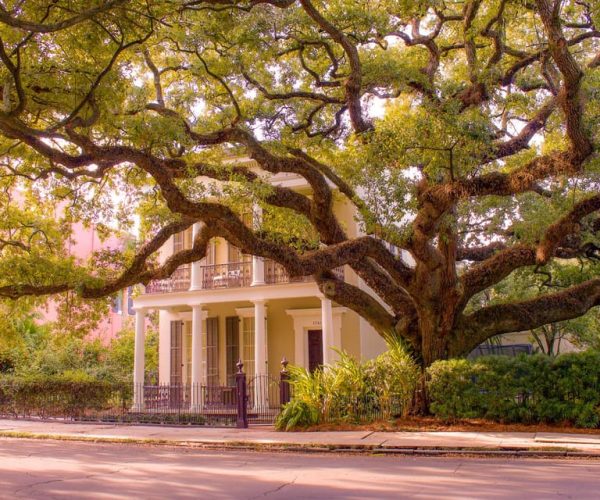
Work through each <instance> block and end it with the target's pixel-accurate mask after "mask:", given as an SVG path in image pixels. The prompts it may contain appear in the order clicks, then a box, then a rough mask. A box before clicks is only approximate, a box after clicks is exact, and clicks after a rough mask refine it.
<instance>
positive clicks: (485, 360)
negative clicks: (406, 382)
mask: <svg viewBox="0 0 600 500" xmlns="http://www.w3.org/2000/svg"><path fill="white" fill-rule="evenodd" d="M427 384H428V394H429V398H430V410H431V412H432V413H433V415H435V416H437V417H440V418H443V419H445V420H453V419H458V418H485V419H490V420H494V421H498V422H506V423H514V422H522V423H570V424H573V425H576V426H578V427H598V426H599V425H600V353H597V352H583V353H570V354H564V355H561V356H558V357H556V358H550V357H548V356H544V355H533V356H527V355H520V356H516V357H508V356H485V357H480V358H478V359H476V360H474V361H468V360H466V359H456V360H449V361H438V362H436V363H434V364H433V365H431V367H429V369H428V382H427Z"/></svg>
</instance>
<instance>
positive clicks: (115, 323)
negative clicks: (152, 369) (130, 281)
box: [40, 222, 131, 343]
mask: <svg viewBox="0 0 600 500" xmlns="http://www.w3.org/2000/svg"><path fill="white" fill-rule="evenodd" d="M72 228H73V233H72V238H71V239H72V241H70V242H69V243H68V244H67V247H66V248H65V251H66V252H67V254H68V255H72V256H74V257H76V258H77V259H78V260H80V261H82V262H85V261H87V260H88V259H89V258H90V257H91V255H92V254H93V253H94V252H97V251H99V250H108V249H112V250H121V249H122V248H123V246H124V244H125V242H126V239H125V238H118V237H117V236H111V237H109V238H107V239H105V240H103V241H101V240H100V238H99V236H98V232H97V231H96V230H95V228H94V227H84V225H83V224H82V223H80V222H77V223H74V224H73V226H72ZM127 295H128V294H127V290H123V291H122V293H121V296H120V300H119V304H118V305H119V306H120V307H118V310H115V309H116V308H115V307H114V306H113V307H112V308H111V311H110V312H109V313H108V314H107V315H106V317H105V318H104V319H103V320H101V321H100V323H99V324H98V327H97V328H96V329H95V330H94V331H92V332H90V335H89V336H90V338H99V339H101V340H102V341H103V342H105V343H108V342H109V341H110V340H111V339H112V338H114V337H115V336H116V335H117V333H119V332H120V331H121V329H122V328H123V326H124V325H125V323H126V322H127V320H128V318H130V317H131V316H130V315H129V314H128V307H127V305H128V301H127V299H128V296H127ZM115 305H117V304H116V303H115ZM40 313H41V315H42V321H44V322H52V321H56V319H57V305H56V303H55V302H54V301H52V300H49V301H48V303H47V305H46V307H45V308H43V309H42V310H40Z"/></svg>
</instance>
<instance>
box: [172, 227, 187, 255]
mask: <svg viewBox="0 0 600 500" xmlns="http://www.w3.org/2000/svg"><path fill="white" fill-rule="evenodd" d="M184 245H185V235H184V233H183V232H181V233H177V234H174V235H173V253H177V252H181V250H183V249H184Z"/></svg>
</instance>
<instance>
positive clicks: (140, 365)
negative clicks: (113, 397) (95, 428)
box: [133, 309, 146, 411]
mask: <svg viewBox="0 0 600 500" xmlns="http://www.w3.org/2000/svg"><path fill="white" fill-rule="evenodd" d="M145 342H146V310H145V309H136V311H135V348H134V358H133V411H142V410H143V409H144V368H145Z"/></svg>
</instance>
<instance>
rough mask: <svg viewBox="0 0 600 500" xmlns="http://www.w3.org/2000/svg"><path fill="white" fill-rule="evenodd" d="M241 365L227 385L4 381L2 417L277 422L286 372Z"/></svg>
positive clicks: (239, 423) (283, 400) (230, 423)
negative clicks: (255, 371)
mask: <svg viewBox="0 0 600 500" xmlns="http://www.w3.org/2000/svg"><path fill="white" fill-rule="evenodd" d="M286 364H287V362H286ZM242 368H243V365H242V363H241V362H240V363H238V373H237V374H236V377H235V384H234V385H224V386H206V385H201V384H193V385H169V384H161V385H152V386H148V385H145V386H142V385H140V386H138V387H132V386H131V385H130V384H110V383H105V382H98V381H86V382H75V383H73V382H70V383H57V382H48V381H37V382H36V381H4V382H0V417H4V418H7V417H8V418H39V419H62V420H72V421H96V422H115V423H117V422H121V423H156V424H175V425H177V424H188V425H207V426H238V427H247V426H248V424H252V423H272V422H273V421H274V420H275V418H276V417H277V415H278V413H279V411H280V410H281V406H282V405H283V404H285V403H286V402H287V401H289V392H290V391H289V383H288V380H287V371H286V370H285V368H284V370H283V371H282V375H281V379H278V378H275V377H272V376H270V375H257V376H251V377H249V378H248V379H247V378H246V374H245V373H244V372H243V370H242Z"/></svg>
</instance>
